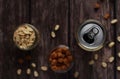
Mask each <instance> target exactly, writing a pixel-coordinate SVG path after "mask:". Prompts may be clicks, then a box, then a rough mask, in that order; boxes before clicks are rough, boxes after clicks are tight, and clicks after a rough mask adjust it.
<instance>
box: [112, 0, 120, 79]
mask: <svg viewBox="0 0 120 79" xmlns="http://www.w3.org/2000/svg"><path fill="white" fill-rule="evenodd" d="M119 4H120V0H117V1H116V18H117V19H118V23H117V24H115V25H113V26H115V27H116V29H115V30H116V37H115V39H116V65H117V66H120V58H119V57H118V53H119V52H120V42H118V41H117V36H120V11H119V10H120V5H119ZM116 77H117V78H116V79H120V72H119V71H116Z"/></svg>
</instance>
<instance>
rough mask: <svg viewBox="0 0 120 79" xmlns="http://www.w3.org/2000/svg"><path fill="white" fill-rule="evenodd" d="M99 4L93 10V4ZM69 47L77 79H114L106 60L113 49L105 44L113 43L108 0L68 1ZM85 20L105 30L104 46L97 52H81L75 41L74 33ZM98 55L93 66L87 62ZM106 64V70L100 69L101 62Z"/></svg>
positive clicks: (110, 5)
mask: <svg viewBox="0 0 120 79" xmlns="http://www.w3.org/2000/svg"><path fill="white" fill-rule="evenodd" d="M96 2H98V3H100V9H99V10H98V11H95V10H94V5H95V3H96ZM106 13H109V14H110V15H111V16H110V18H109V19H108V20H105V19H104V18H103V16H104V14H106ZM70 14H71V16H70V26H71V27H70V47H71V50H72V51H73V52H74V55H75V67H74V68H75V70H74V71H78V72H80V76H79V78H78V79H114V70H113V67H114V63H108V58H109V57H110V56H112V55H113V54H114V48H108V46H107V44H108V43H109V42H110V41H113V32H114V31H113V27H111V24H110V20H111V19H112V18H113V4H112V2H110V1H109V0H103V1H98V0H70ZM87 19H96V20H98V21H100V22H101V23H102V24H103V25H104V27H105V28H106V29H107V39H106V42H105V46H104V47H103V48H102V49H101V50H99V51H98V52H92V53H91V52H86V51H83V50H82V49H81V48H80V47H79V46H78V45H77V42H76V41H75V32H76V29H77V28H78V27H79V26H80V24H81V23H82V22H83V21H85V20H87ZM95 53H97V54H99V59H98V60H97V61H95V64H94V65H93V66H89V65H88V62H89V61H90V60H91V59H93V58H94V54H95ZM102 61H104V62H107V64H108V66H107V68H105V69H104V68H102V66H101V62H102Z"/></svg>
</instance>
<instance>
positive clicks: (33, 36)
mask: <svg viewBox="0 0 120 79" xmlns="http://www.w3.org/2000/svg"><path fill="white" fill-rule="evenodd" d="M13 41H14V43H15V45H16V46H17V47H18V48H19V49H20V50H31V49H33V48H34V47H36V46H37V44H38V42H39V32H38V30H37V29H36V28H35V27H34V26H33V25H31V24H22V25H20V26H19V27H18V28H17V29H16V30H15V32H14V34H13Z"/></svg>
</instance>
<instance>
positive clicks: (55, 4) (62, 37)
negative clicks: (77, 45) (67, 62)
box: [30, 0, 68, 79]
mask: <svg viewBox="0 0 120 79" xmlns="http://www.w3.org/2000/svg"><path fill="white" fill-rule="evenodd" d="M31 24H33V25H34V26H35V27H36V28H37V29H38V30H39V32H40V43H39V45H38V46H37V47H36V48H35V49H34V50H33V51H32V53H31V54H32V56H33V58H34V59H33V61H32V62H36V64H37V66H38V67H37V68H36V69H33V70H37V71H38V72H39V77H38V78H40V79H53V78H54V79H59V78H65V79H66V78H68V76H67V74H56V73H54V72H52V71H51V70H50V68H49V69H48V71H47V72H43V71H41V69H40V66H43V65H45V66H48V67H49V64H48V56H49V54H50V51H51V50H52V49H53V48H55V47H56V46H58V45H61V44H63V45H68V36H67V35H68V0H50V1H48V0H31ZM56 24H59V25H60V29H59V30H58V31H57V32H55V33H56V37H55V38H52V37H51V36H50V33H51V31H53V30H54V27H55V25H56ZM30 79H35V77H34V76H33V75H31V76H30Z"/></svg>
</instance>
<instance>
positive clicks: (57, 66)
mask: <svg viewBox="0 0 120 79" xmlns="http://www.w3.org/2000/svg"><path fill="white" fill-rule="evenodd" d="M49 66H50V69H51V70H52V71H54V72H56V73H66V72H67V71H69V70H70V69H71V68H72V67H73V55H72V53H71V51H70V49H69V47H68V46H66V45H59V46H57V47H56V48H54V49H53V50H52V51H51V53H50V55H49Z"/></svg>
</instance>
